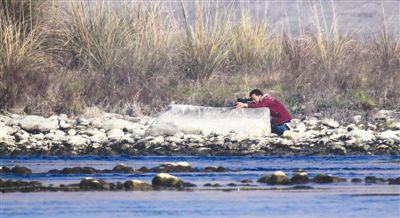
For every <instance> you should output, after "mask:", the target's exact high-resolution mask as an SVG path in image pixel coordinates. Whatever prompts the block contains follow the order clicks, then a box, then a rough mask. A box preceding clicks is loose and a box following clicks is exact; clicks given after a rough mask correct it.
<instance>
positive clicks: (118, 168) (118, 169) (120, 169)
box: [112, 164, 135, 173]
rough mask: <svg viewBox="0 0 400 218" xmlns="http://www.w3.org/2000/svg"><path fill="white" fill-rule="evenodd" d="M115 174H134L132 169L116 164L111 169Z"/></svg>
mask: <svg viewBox="0 0 400 218" xmlns="http://www.w3.org/2000/svg"><path fill="white" fill-rule="evenodd" d="M112 171H113V172H116V173H134V172H135V170H134V169H133V168H132V167H128V166H126V165H125V164H118V165H117V166H115V167H114V168H113V169H112Z"/></svg>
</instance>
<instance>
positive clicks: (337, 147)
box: [331, 144, 347, 155]
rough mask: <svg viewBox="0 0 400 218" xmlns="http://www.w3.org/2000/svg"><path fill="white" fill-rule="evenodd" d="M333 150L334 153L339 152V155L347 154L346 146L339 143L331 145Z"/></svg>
mask: <svg viewBox="0 0 400 218" xmlns="http://www.w3.org/2000/svg"><path fill="white" fill-rule="evenodd" d="M331 152H332V153H333V154H338V155H345V154H347V150H346V148H345V147H344V146H342V145H339V144H336V145H333V146H332V147H331Z"/></svg>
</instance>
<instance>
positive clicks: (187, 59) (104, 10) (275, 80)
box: [0, 0, 400, 117]
mask: <svg viewBox="0 0 400 218" xmlns="http://www.w3.org/2000/svg"><path fill="white" fill-rule="evenodd" d="M0 4H1V5H0V16H1V17H0V30H1V31H0V107H1V109H4V110H11V111H17V112H26V113H38V114H45V115H48V114H53V113H73V114H79V113H80V112H81V111H82V110H83V109H84V108H85V107H86V106H93V105H96V106H99V107H102V108H104V109H106V110H110V111H116V112H121V113H130V114H140V113H144V114H149V113H154V112H157V111H159V110H160V109H162V108H163V107H164V106H165V105H167V104H169V103H170V102H171V101H175V102H177V103H190V104H200V105H212V106H222V105H226V104H228V103H231V102H232V101H234V100H235V99H236V97H237V96H242V95H246V94H247V93H248V92H249V91H250V90H251V89H252V88H260V89H262V90H265V91H267V92H270V93H272V94H273V95H275V96H277V97H278V98H279V99H281V100H282V101H284V102H285V103H286V104H287V105H288V106H289V108H290V110H291V111H292V112H293V113H295V114H297V115H300V114H310V113H315V112H324V113H327V114H332V115H335V114H337V116H339V117H340V116H343V114H344V113H346V114H348V113H349V111H369V110H372V109H373V108H388V109H393V108H396V107H397V108H398V107H399V105H400V88H399V87H400V37H399V36H398V35H395V34H394V33H393V32H391V30H390V29H388V28H387V22H386V21H385V20H382V31H381V33H380V34H379V35H376V36H374V37H370V38H365V39H364V38H360V37H356V36H355V35H356V32H354V33H353V32H350V33H343V31H340V26H338V24H337V23H338V22H336V20H334V22H332V23H329V24H327V22H326V21H325V18H324V17H325V16H324V14H325V13H331V14H333V15H335V14H336V11H335V7H334V5H331V7H330V8H325V9H322V8H321V7H320V6H319V5H318V4H317V3H315V4H310V5H311V6H310V7H312V8H311V11H312V17H313V28H312V30H310V31H304V32H301V33H300V34H298V35H292V34H291V33H290V30H289V29H286V28H284V27H283V28H271V26H270V25H269V23H268V22H267V20H265V19H257V18H254V16H251V12H250V11H247V10H246V9H242V10H241V13H239V14H238V13H237V12H235V13H234V12H233V10H232V8H231V7H226V8H224V9H218V10H212V8H213V7H212V5H211V4H212V3H210V2H206V3H204V2H202V3H196V4H192V5H191V7H193V6H194V7H195V10H188V8H189V6H188V5H187V4H186V3H185V2H184V3H182V4H181V5H180V6H179V7H178V8H175V10H172V9H171V8H170V7H167V5H166V4H164V3H163V2H161V1H160V2H150V3H149V2H147V1H143V2H136V3H134V4H133V3H130V2H128V1H127V2H121V1H116V2H113V1H104V2H98V3H94V2H92V4H90V5H87V4H86V3H85V2H84V1H82V2H71V3H68V4H66V5H61V6H60V5H57V4H56V3H55V2H50V1H43V0H42V1H40V0H36V1H34V0H30V1H13V0H0ZM207 4H208V5H207ZM334 18H335V19H336V16H334ZM299 23H300V24H301V19H300V18H299Z"/></svg>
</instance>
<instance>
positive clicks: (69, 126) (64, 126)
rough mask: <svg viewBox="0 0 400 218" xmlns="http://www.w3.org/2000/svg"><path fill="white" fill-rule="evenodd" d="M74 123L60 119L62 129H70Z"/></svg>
mask: <svg viewBox="0 0 400 218" xmlns="http://www.w3.org/2000/svg"><path fill="white" fill-rule="evenodd" d="M71 127H72V125H71V124H70V123H68V122H67V121H66V120H60V128H61V129H69V128H71Z"/></svg>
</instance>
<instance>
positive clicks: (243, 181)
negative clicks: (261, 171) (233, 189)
mask: <svg viewBox="0 0 400 218" xmlns="http://www.w3.org/2000/svg"><path fill="white" fill-rule="evenodd" d="M240 182H241V183H253V181H252V180H250V179H243V180H242V181H240Z"/></svg>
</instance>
